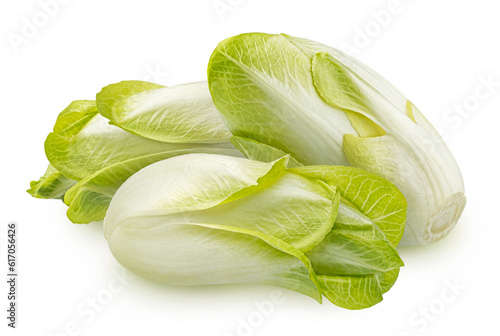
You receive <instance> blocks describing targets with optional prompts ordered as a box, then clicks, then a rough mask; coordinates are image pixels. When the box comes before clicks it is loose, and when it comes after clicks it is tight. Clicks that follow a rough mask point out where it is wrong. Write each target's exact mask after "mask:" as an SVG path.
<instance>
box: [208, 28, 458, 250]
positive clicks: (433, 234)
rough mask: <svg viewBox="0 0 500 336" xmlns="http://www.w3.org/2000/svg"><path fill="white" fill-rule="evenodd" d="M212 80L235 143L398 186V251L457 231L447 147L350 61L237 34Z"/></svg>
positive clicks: (314, 46) (453, 169) (213, 67)
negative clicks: (401, 212)
mask: <svg viewBox="0 0 500 336" xmlns="http://www.w3.org/2000/svg"><path fill="white" fill-rule="evenodd" d="M208 81H209V87H210V91H211V94H212V98H213V101H214V103H215V105H216V107H217V108H218V109H219V111H220V112H221V114H222V117H223V120H224V121H225V123H226V125H227V126H228V127H229V129H230V130H231V132H232V134H233V135H235V136H238V137H243V138H247V139H250V140H253V141H255V142H257V143H258V142H261V143H263V144H264V145H268V146H271V147H275V148H276V149H278V150H281V151H282V152H284V153H290V154H291V155H292V156H293V157H294V158H295V159H297V161H298V162H299V163H301V164H304V165H318V164H340V165H352V166H356V167H360V168H362V169H364V170H367V171H370V172H373V173H375V174H377V175H379V176H382V177H384V178H386V179H387V180H389V181H391V182H392V183H394V184H395V185H396V186H397V187H398V188H399V189H400V190H401V191H402V193H403V194H404V195H405V197H406V199H407V201H408V222H407V225H406V231H405V233H404V236H403V240H402V244H404V245H414V244H422V243H429V242H432V241H435V240H438V239H441V238H442V237H444V236H445V235H446V234H447V233H448V232H449V231H450V230H451V229H452V228H453V227H454V226H455V224H456V223H457V221H458V218H459V217H460V215H461V213H462V211H463V208H464V206H465V194H464V185H463V180H462V176H461V173H460V170H459V168H458V166H457V164H456V162H455V160H454V158H453V156H452V154H451V153H450V151H449V149H448V148H447V146H446V144H445V143H444V141H443V140H442V139H441V137H440V136H439V134H438V133H437V132H436V131H435V130H434V128H433V127H432V126H431V124H430V123H429V122H428V121H427V120H426V119H425V117H424V116H423V115H422V114H421V112H420V111H419V110H418V109H417V108H416V107H415V105H413V104H412V103H411V102H410V101H409V100H407V99H406V98H405V97H404V96H403V95H402V94H401V93H400V92H399V91H398V90H397V89H395V88H394V87H393V86H392V85H391V84H389V83H388V82H387V81H386V80H385V79H384V78H382V77H381V76H380V75H378V74H377V73H376V72H374V71H373V70H371V69H370V68H368V67H367V66H366V65H364V64H362V63H361V62H359V61H357V60H356V59H354V58H352V57H350V56H348V55H346V54H344V53H342V52H340V51H338V50H336V49H334V48H330V47H327V46H325V45H322V44H319V43H316V42H314V41H310V40H306V39H301V38H295V37H292V36H288V35H269V34H262V33H250V34H243V35H239V36H235V37H232V38H229V39H227V40H225V41H223V42H221V43H220V44H219V45H218V46H217V48H216V49H215V51H214V52H213V54H212V57H211V59H210V63H209V66H208ZM255 142H247V143H246V144H248V145H249V146H251V148H249V149H246V148H242V150H243V152H247V151H253V150H255V149H256V148H257V147H256V144H255ZM243 146H245V144H243Z"/></svg>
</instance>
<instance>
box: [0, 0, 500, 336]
mask: <svg viewBox="0 0 500 336" xmlns="http://www.w3.org/2000/svg"><path fill="white" fill-rule="evenodd" d="M46 1H47V0H43V1H42V2H46ZM60 2H61V3H62V2H63V1H62V0H60ZM214 4H215V5H219V6H220V8H222V7H223V6H224V4H226V7H225V10H224V9H220V10H219V12H218V11H217V10H216V9H215V7H214ZM495 5H496V2H495V1H492V0H474V1H456V0H455V1H452V0H441V1H431V0H420V1H415V0H414V1H410V0H400V2H399V6H393V5H391V1H390V0H376V1H373V0H366V1H347V0H345V1H313V0H308V1H290V0H287V1H284V0H283V1H269V0H267V1H264V0H221V1H216V2H214V1H213V0H203V1H201V0H200V1H180V0H177V1H165V0H163V1H154V0H142V1H125V0H113V1H103V0H100V1H97V0H86V1H82V0H69V1H68V0H66V3H65V4H60V5H58V8H57V10H55V9H54V8H52V10H53V13H52V14H53V15H52V16H51V17H48V20H47V22H43V21H44V20H43V19H44V14H40V13H41V11H43V9H42V6H41V5H40V2H38V1H35V0H28V1H26V0H23V1H2V5H1V6H0V22H1V26H2V27H1V29H2V38H1V42H0V46H1V48H2V61H1V62H0V71H1V72H0V73H1V85H2V87H1V92H2V94H1V96H2V99H1V106H2V108H1V110H2V111H1V115H0V116H1V119H0V120H1V121H0V125H1V132H0V136H1V141H0V144H1V146H2V160H1V161H0V162H1V163H0V165H1V172H2V174H1V178H2V184H1V185H2V188H1V192H0V195H1V202H0V209H1V210H0V211H1V214H0V223H1V235H0V238H1V246H0V260H1V263H0V265H1V266H0V269H1V274H2V276H1V277H0V279H2V281H1V286H0V297H1V300H0V307H1V309H0V310H1V311H2V313H1V316H0V321H2V322H1V324H2V326H1V327H0V328H1V329H2V332H1V333H2V335H4V330H7V329H9V328H7V327H6V322H7V320H6V319H5V317H4V316H5V315H6V312H5V309H6V305H7V299H6V296H7V287H6V284H5V281H4V279H5V274H6V273H7V269H6V268H7V265H6V243H5V233H6V227H7V223H8V222H9V221H16V222H17V223H18V239H19V244H18V248H19V253H18V258H19V266H18V267H19V268H18V271H19V274H20V277H19V287H18V290H19V300H18V306H19V310H18V329H17V330H14V331H12V330H10V329H9V330H8V334H9V335H15V334H17V335H58V336H64V335H120V334H121V335H149V334H151V335H238V334H239V335H304V334H309V335H313V334H317V333H322V334H332V335H334V334H335V335H394V336H413V335H469V334H487V335H493V334H496V333H498V329H499V328H498V316H499V312H500V308H499V305H500V303H499V302H500V294H499V291H498V279H499V275H500V272H499V264H500V263H499V256H500V253H499V246H500V245H499V237H500V222H499V220H498V216H497V215H496V214H497V212H498V208H499V204H498V203H499V197H498V189H499V187H500V185H499V182H498V181H499V179H498V169H499V161H498V152H499V150H498V146H499V145H500V141H499V140H498V135H499V130H498V127H499V124H500V117H499V107H500V86H499V82H500V65H499V64H500V45H499V43H498V41H499V37H498V34H499V32H500V20H499V19H498V13H499V10H498V8H495V7H494V6H495ZM389 9H391V10H392V14H391V15H390V18H388V17H387V16H385V17H384V19H385V21H384V22H383V24H380V23H377V21H376V20H375V16H376V15H374V14H373V13H380V12H381V11H387V10H389ZM42 13H43V12H42ZM384 13H385V12H384ZM379 16H380V15H379ZM34 17H35V18H34ZM26 20H27V21H29V22H34V20H35V21H36V22H35V23H36V24H38V25H39V26H40V27H39V28H38V30H37V31H36V32H34V33H33V32H32V34H31V35H32V36H28V35H26V31H25V32H24V34H25V35H24V37H23V26H25V25H27V23H26ZM37 20H38V21H37ZM379 20H380V18H379ZM367 30H368V32H369V35H370V36H368V37H367V38H365V39H363V38H362V37H361V33H360V31H367ZM251 31H262V32H268V33H279V32H285V33H288V34H291V35H296V36H300V37H306V38H309V39H313V40H316V41H319V42H322V43H325V44H328V45H331V46H334V47H341V46H344V47H345V46H346V45H347V44H349V45H351V46H353V47H355V48H357V50H354V51H353V55H354V56H356V57H358V58H359V59H361V60H362V61H364V62H365V63H367V64H368V65H369V66H371V67H372V68H374V69H375V70H377V71H378V72H379V73H381V74H383V75H384V76H385V77H387V78H388V79H389V80H390V81H391V82H392V83H394V84H395V85H396V86H397V87H398V88H400V89H401V90H402V91H403V92H404V93H405V94H406V95H407V97H409V98H410V99H411V100H412V101H413V102H414V103H415V104H416V105H417V106H418V107H419V108H420V110H421V111H422V112H424V114H426V116H427V117H428V118H429V120H431V121H432V122H433V123H434V124H435V125H436V126H437V127H439V128H440V129H441V130H442V132H443V133H444V134H445V136H446V141H447V143H448V144H449V146H450V149H451V151H452V152H453V153H454V155H455V157H456V159H457V161H458V163H459V165H460V167H461V169H462V173H463V176H464V179H465V184H466V191H467V196H468V204H467V207H466V209H465V213H464V214H463V216H462V218H461V220H460V222H459V224H458V226H457V227H456V229H455V230H454V231H453V232H452V233H451V234H450V235H449V236H448V237H447V238H446V239H444V240H442V241H440V242H438V243H435V244H433V245H430V246H419V247H414V248H404V249H401V255H402V258H403V260H404V261H405V263H406V266H405V267H404V268H403V269H402V271H401V275H400V277H399V280H398V282H397V283H396V285H395V286H394V288H393V289H392V290H391V291H390V292H389V293H387V294H386V295H385V298H384V301H383V302H382V303H380V304H378V305H377V306H375V307H372V308H370V309H366V310H362V311H348V310H344V309H341V308H337V307H335V306H333V305H332V304H330V303H329V302H328V301H326V300H325V302H324V303H323V305H319V304H318V303H317V302H315V301H314V300H312V299H310V298H308V297H306V296H302V295H300V294H296V293H294V292H290V291H286V290H279V291H280V292H281V293H282V295H283V298H284V299H285V301H284V302H281V303H278V304H274V305H273V307H272V312H271V313H270V314H268V315H269V316H265V317H263V318H262V319H259V317H262V314H261V313H260V312H259V310H258V309H257V308H256V306H255V302H258V303H263V302H265V301H266V300H269V299H270V297H271V293H272V292H273V291H275V290H276V289H275V288H272V287H267V286H232V287H231V286H230V287H217V288H215V287H208V288H206V287H202V288H180V289H179V288H172V287H165V286H161V285H157V284H154V283H151V282H148V281H145V280H142V279H139V278H136V279H134V280H126V279H125V280H122V281H123V283H124V285H122V284H121V282H117V275H116V274H122V272H123V271H122V268H121V266H120V265H119V264H118V263H117V262H116V261H115V260H114V259H113V257H112V255H111V253H110V252H109V250H108V247H107V244H106V240H105V239H104V237H103V234H102V231H101V225H100V224H97V223H94V224H91V225H73V224H71V223H70V222H69V221H68V220H67V219H66V217H65V206H64V205H63V204H62V203H61V202H59V201H45V200H38V199H32V198H31V197H30V196H29V195H28V194H27V193H26V192H25V190H26V189H27V188H28V186H29V181H30V180H32V179H38V177H39V176H40V175H41V174H42V173H43V171H44V169H45V168H46V159H45V157H44V152H43V141H44V139H45V137H46V135H47V134H48V133H49V132H50V131H51V128H52V126H53V123H54V121H55V119H56V116H57V114H58V113H59V112H60V111H62V110H63V109H64V108H65V107H66V105H68V104H69V103H70V102H71V101H72V100H75V99H93V98H94V96H95V93H96V92H98V91H99V90H100V89H101V87H103V86H105V85H107V84H110V83H114V82H118V81H121V80H129V79H139V80H149V81H153V82H158V83H161V84H165V85H172V84H177V83H181V82H189V81H198V80H203V79H205V77H206V67H207V62H208V59H209V57H210V54H211V52H212V50H213V49H214V48H215V46H216V45H217V43H218V42H219V41H221V40H223V39H225V38H227V37H230V36H232V35H235V34H239V33H243V32H251ZM13 36H17V38H18V39H19V38H24V40H22V42H20V43H21V44H19V45H17V46H14V44H13V43H11V41H10V40H9V39H13V38H14V37H13ZM18 41H20V40H18ZM488 78H490V80H493V81H494V82H496V86H492V87H490V91H488V90H487V89H488V88H487V87H485V86H484V84H482V83H483V82H484V81H487V80H488ZM478 90H479V91H478ZM478 92H479V96H480V97H478V96H477V93H478ZM488 93H489V94H488ZM486 96H487V97H486ZM464 104H465V105H467V108H465V109H464V112H463V113H462V114H460V112H459V110H460V105H464ZM125 274H126V275H127V274H128V273H125ZM119 277H121V275H120V276H119ZM453 282H457V283H458V288H457V289H455V292H453V291H450V290H448V289H447V288H449V283H453ZM113 288H115V290H114V293H112V294H111V295H109V294H110V293H111V292H110V291H109V290H110V289H113ZM443 292H445V294H446V295H448V296H447V298H448V299H446V300H444V301H443V299H442V298H441V295H442V293H443ZM96 298H97V306H96V308H91V306H89V305H88V302H89V301H88V300H92V299H96ZM425 310H429V313H428V314H427V315H425V313H424V311H425ZM249 319H250V320H251V323H252V324H253V327H251V328H246V329H245V328H244V327H243V325H245V323H246V322H245V321H248V320H249ZM242 328H243V329H242ZM244 329H245V330H244ZM72 330H74V332H72V333H71V331H72ZM238 330H239V333H238Z"/></svg>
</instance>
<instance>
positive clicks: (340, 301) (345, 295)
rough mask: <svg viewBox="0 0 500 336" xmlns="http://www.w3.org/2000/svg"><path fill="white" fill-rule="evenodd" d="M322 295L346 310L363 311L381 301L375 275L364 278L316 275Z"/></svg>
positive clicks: (380, 292) (380, 291)
mask: <svg viewBox="0 0 500 336" xmlns="http://www.w3.org/2000/svg"><path fill="white" fill-rule="evenodd" d="M318 281H319V283H320V284H321V289H322V291H323V295H325V296H326V297H327V298H328V300H330V301H331V302H332V303H333V304H335V305H337V306H339V307H342V308H347V309H364V308H368V307H371V306H373V305H376V304H377V303H379V302H381V301H382V294H383V293H382V290H381V287H380V285H379V282H378V279H377V276H376V275H375V274H370V275H364V276H342V275H338V276H322V275H318Z"/></svg>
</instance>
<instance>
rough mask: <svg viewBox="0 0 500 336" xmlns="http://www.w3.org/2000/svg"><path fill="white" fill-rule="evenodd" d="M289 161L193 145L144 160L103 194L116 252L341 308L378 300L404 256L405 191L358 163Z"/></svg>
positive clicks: (172, 272) (192, 277)
mask: <svg viewBox="0 0 500 336" xmlns="http://www.w3.org/2000/svg"><path fill="white" fill-rule="evenodd" d="M287 161H288V157H282V158H280V159H278V160H275V161H273V162H270V163H265V162H259V161H254V160H247V159H242V158H235V157H229V156H224V155H210V154H189V155H183V156H177V157H174V158H170V159H167V160H163V161H160V162H157V163H154V164H152V165H149V166H148V167H146V168H144V169H142V170H140V171H139V172H137V173H136V174H134V175H133V176H132V177H131V178H129V179H128V180H127V181H126V182H125V183H124V184H123V185H122V186H121V187H120V188H119V189H118V191H117V192H116V194H115V196H114V197H113V199H112V201H111V204H110V207H109V209H108V212H107V215H106V218H105V220H104V234H105V236H106V238H107V239H108V243H109V246H110V249H111V251H112V253H113V255H114V256H115V257H116V259H117V260H118V261H119V262H120V263H121V264H123V265H124V266H125V267H127V268H128V269H130V270H131V271H133V272H135V273H137V274H139V275H141V276H144V277H146V278H149V279H152V280H155V281H161V282H165V283H168V284H173V285H183V286H184V285H207V284H227V283H255V282H258V283H265V284H271V285H276V286H281V287H284V288H288V289H291V290H295V291H297V292H299V293H303V294H306V295H308V296H310V297H312V298H314V299H316V300H318V301H321V295H322V294H323V295H324V296H326V297H327V298H328V299H329V300H330V301H332V302H333V303H334V304H337V305H339V306H341V307H345V308H349V309H361V308H366V307H370V306H372V305H374V304H376V303H378V302H380V301H381V300H382V294H383V293H385V292H386V291H387V290H389V289H390V287H391V286H392V285H393V284H394V282H395V280H396V278H397V275H398V272H399V267H401V266H402V265H403V264H402V261H401V259H400V258H399V256H398V253H397V251H396V250H395V246H396V245H397V244H398V242H399V240H400V239H401V236H402V233H403V228H404V222H405V218H406V217H405V215H406V202H405V199H404V197H403V196H402V194H401V193H400V192H399V191H398V190H397V189H396V188H395V187H394V186H393V185H392V184H391V183H389V182H387V181H386V180H384V179H382V178H380V177H378V176H375V175H373V174H370V173H367V172H364V171H362V170H360V169H357V168H352V167H341V166H315V167H297V168H293V169H287V168H286V164H287Z"/></svg>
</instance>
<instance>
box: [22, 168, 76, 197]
mask: <svg viewBox="0 0 500 336" xmlns="http://www.w3.org/2000/svg"><path fill="white" fill-rule="evenodd" d="M75 183H76V181H74V180H71V179H69V178H67V177H66V176H64V175H63V174H61V173H60V172H59V171H57V169H55V168H54V167H53V166H52V165H51V164H49V166H48V168H47V171H46V172H45V174H44V175H43V176H42V177H40V179H39V180H38V181H31V183H30V189H28V190H27V192H28V193H29V194H30V195H31V196H33V197H36V198H45V199H49V198H57V199H62V198H63V197H64V194H65V193H66V191H67V190H68V189H69V188H71V187H72V186H73V185H74V184H75Z"/></svg>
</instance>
